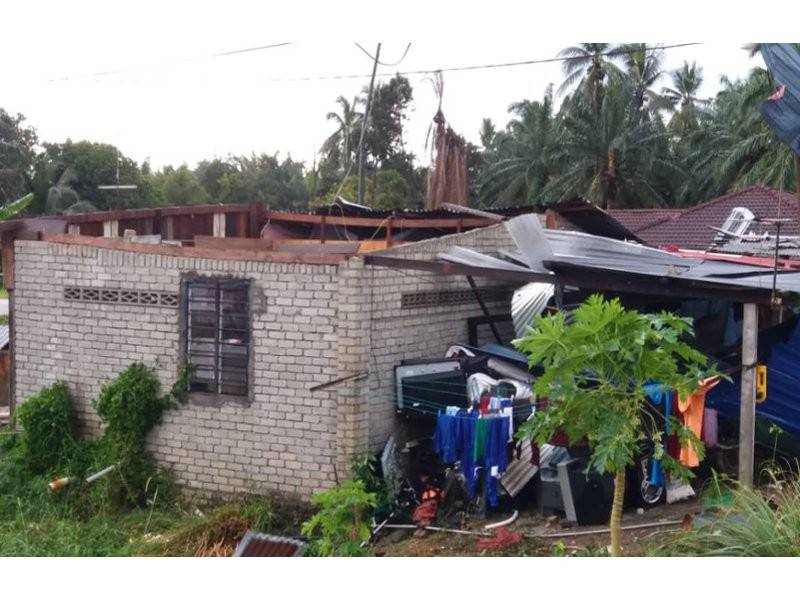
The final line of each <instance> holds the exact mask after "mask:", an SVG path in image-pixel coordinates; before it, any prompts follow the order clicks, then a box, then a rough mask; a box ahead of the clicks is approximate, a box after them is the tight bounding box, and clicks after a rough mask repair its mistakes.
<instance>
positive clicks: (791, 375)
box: [706, 320, 800, 437]
mask: <svg viewBox="0 0 800 600" xmlns="http://www.w3.org/2000/svg"><path fill="white" fill-rule="evenodd" d="M758 362H759V363H760V364H766V365H767V399H766V401H765V402H762V403H760V404H757V405H756V414H757V415H758V416H759V417H764V418H765V419H768V420H770V421H772V422H773V423H775V424H777V425H778V426H779V427H780V428H781V429H783V430H784V431H786V432H788V433H791V434H793V435H795V436H798V437H800V327H798V326H797V320H793V321H792V322H791V323H789V324H788V325H787V326H786V327H783V328H779V329H776V330H773V331H770V332H763V333H762V334H761V339H760V340H759V344H758ZM740 394H741V375H737V376H736V377H734V379H733V381H721V382H720V383H719V385H717V386H716V387H715V388H713V389H712V390H711V391H709V393H708V396H707V397H706V406H707V407H708V408H716V409H717V410H718V411H719V412H720V413H722V414H723V415H726V416H729V417H732V418H736V419H738V418H739V404H740V399H741V396H740Z"/></svg>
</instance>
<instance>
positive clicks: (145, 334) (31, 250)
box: [15, 241, 352, 497]
mask: <svg viewBox="0 0 800 600" xmlns="http://www.w3.org/2000/svg"><path fill="white" fill-rule="evenodd" d="M187 272H195V273H197V274H199V275H209V276H214V275H234V276H237V277H242V278H247V279H250V280H251V281H252V286H253V289H254V291H253V296H252V297H253V305H252V328H253V341H252V349H251V351H252V352H253V353H254V377H253V381H252V390H253V396H252V403H251V404H250V405H249V406H242V405H236V404H224V405H222V406H219V407H211V406H200V405H196V404H192V403H189V404H188V405H185V406H182V407H180V408H179V409H177V410H174V411H170V412H168V413H167V414H166V416H165V419H164V422H163V424H162V425H160V426H159V427H158V428H157V429H156V430H155V431H154V432H153V434H152V436H151V438H150V440H149V445H150V449H151V450H152V452H153V454H154V456H155V457H156V458H157V459H158V460H159V461H161V462H163V463H164V464H166V465H168V466H170V467H172V469H173V470H174V472H175V474H176V476H177V479H178V481H179V483H181V484H182V485H184V486H187V487H189V488H202V489H203V490H206V491H212V492H223V493H231V492H236V491H258V492H267V491H278V492H282V493H286V494H289V495H299V496H303V497H308V496H309V495H311V494H312V493H313V492H314V491H316V490H318V489H321V488H324V487H328V486H330V485H331V484H332V482H333V481H334V466H333V465H334V461H336V458H337V456H336V455H337V450H338V451H340V452H341V451H345V450H346V451H351V450H352V443H350V446H346V447H339V446H337V444H340V443H341V441H337V419H339V418H340V417H341V415H340V412H341V410H340V408H339V407H338V406H337V399H338V397H337V395H336V392H335V391H321V392H315V393H313V394H311V393H310V392H309V391H308V388H309V387H310V386H312V385H314V384H318V383H324V382H327V381H330V380H331V379H334V378H336V377H337V373H338V365H337V360H338V355H337V349H336V332H335V320H336V303H335V301H334V298H335V295H336V290H337V288H336V267H335V266H316V265H289V264H280V263H266V262H249V261H223V260H209V259H197V258H185V257H168V256H161V255H145V254H138V253H134V252H123V251H113V250H106V249H100V248H94V247H89V246H80V245H68V244H53V243H45V242H32V241H17V242H16V278H17V279H16V290H15V324H16V330H15V343H16V345H15V349H16V358H15V362H16V400H17V402H18V403H19V402H22V401H24V399H25V398H26V397H28V396H29V395H31V394H33V393H35V392H37V391H38V390H39V389H41V388H42V387H43V386H46V385H49V384H51V383H53V382H54V381H56V380H59V379H61V380H65V381H66V382H68V383H69V386H70V388H71V390H72V391H73V392H74V394H75V397H76V399H77V402H78V411H79V416H80V420H81V423H82V425H83V427H84V429H85V430H86V432H88V433H89V434H96V433H97V432H98V430H99V421H98V419H97V416H96V415H95V413H94V411H93V409H92V407H91V401H92V400H93V399H94V398H96V397H97V396H98V394H99V392H100V388H101V386H102V385H103V384H104V383H105V382H107V381H108V380H110V379H112V378H113V377H114V376H115V375H117V374H118V373H119V372H120V371H122V370H123V369H124V368H125V367H126V366H128V365H129V364H130V363H132V362H134V361H143V362H145V363H147V364H149V365H155V366H156V370H157V373H158V375H159V378H160V380H161V382H162V385H163V386H164V387H166V386H168V385H170V384H171V383H172V382H173V381H174V379H175V377H176V375H177V372H178V369H179V362H178V361H179V355H180V346H181V339H180V327H179V308H178V307H175V306H171V307H165V306H158V305H126V304H119V303H113V304H112V303H108V304H104V303H96V302H95V303H93V302H85V301H73V300H66V299H65V298H64V288H65V287H75V286H77V287H79V286H91V287H96V288H106V289H115V288H123V289H130V290H135V291H142V292H159V293H167V294H169V293H173V294H174V293H178V292H179V289H180V278H181V274H182V273H187ZM348 443H349V442H348ZM340 462H341V461H340Z"/></svg>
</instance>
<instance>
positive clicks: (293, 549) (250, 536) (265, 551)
mask: <svg viewBox="0 0 800 600" xmlns="http://www.w3.org/2000/svg"><path fill="white" fill-rule="evenodd" d="M303 546H305V543H304V542H302V541H300V540H296V539H293V538H288V537H279V536H276V535H269V534H266V533H259V532H257V531H252V530H250V529H248V530H247V532H246V533H245V534H244V537H243V538H242V541H241V542H239V545H238V546H236V550H235V551H234V553H233V556H272V557H283V558H288V557H294V556H299V555H300V552H301V551H302V549H303Z"/></svg>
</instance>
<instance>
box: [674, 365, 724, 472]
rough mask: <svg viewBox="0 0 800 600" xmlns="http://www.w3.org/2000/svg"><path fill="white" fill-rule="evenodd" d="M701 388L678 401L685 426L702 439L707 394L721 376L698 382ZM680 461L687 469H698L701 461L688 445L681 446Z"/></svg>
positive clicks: (692, 447)
mask: <svg viewBox="0 0 800 600" xmlns="http://www.w3.org/2000/svg"><path fill="white" fill-rule="evenodd" d="M698 383H699V384H700V387H698V388H697V390H696V391H695V392H694V393H692V394H689V395H688V396H684V397H683V398H680V399H679V400H678V410H679V411H680V413H681V417H682V418H683V424H684V425H685V426H686V427H688V428H689V429H691V430H692V432H693V433H694V434H695V435H696V436H697V437H698V439H699V438H700V434H701V432H702V430H703V409H704V408H705V407H706V394H707V393H708V391H709V390H710V389H711V388H713V387H714V386H715V385H717V384H718V383H719V376H716V377H709V378H708V379H703V380H702V381H699V382H698ZM680 461H681V463H683V464H684V465H686V466H687V467H696V466H698V465H699V464H700V459H699V457H698V456H697V452H695V449H694V446H692V445H691V444H687V445H686V446H683V445H682V446H681V454H680Z"/></svg>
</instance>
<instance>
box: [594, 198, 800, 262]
mask: <svg viewBox="0 0 800 600" xmlns="http://www.w3.org/2000/svg"><path fill="white" fill-rule="evenodd" d="M740 206H741V207H744V208H748V209H749V210H750V211H751V212H752V213H753V214H754V215H755V216H756V217H758V218H761V219H776V218H783V219H793V221H792V222H791V223H786V224H785V225H784V226H783V227H782V228H781V235H791V236H797V235H800V211H799V210H798V200H797V196H795V195H794V194H793V193H788V192H780V191H778V190H775V189H772V188H768V187H766V186H763V185H754V186H751V187H748V188H745V189H743V190H739V191H736V192H731V193H729V194H725V195H724V196H720V197H719V198H715V199H714V200H709V201H708V202H704V203H703V204H698V205H697V206H693V207H690V208H687V209H683V210H674V209H659V208H655V209H630V210H625V209H617V210H612V211H609V212H610V213H611V215H612V216H613V217H614V218H615V219H617V220H618V221H619V222H620V223H622V224H624V225H626V226H627V227H628V228H629V229H631V230H632V231H634V232H635V233H636V235H638V236H639V237H640V238H641V239H642V240H643V241H644V242H645V243H647V244H650V245H652V246H655V247H663V246H677V247H679V248H686V249H693V250H706V249H708V248H709V247H711V245H712V243H713V242H714V237H715V236H716V235H717V232H716V231H714V230H713V229H711V227H722V225H723V224H724V223H725V220H726V219H727V218H728V216H729V215H730V214H731V211H732V210H733V209H734V208H737V207H740ZM670 213H671V214H670ZM634 223H639V227H638V228H637V227H636V226H635V225H634ZM709 226H710V227H709ZM757 227H758V226H757V225H756V226H754V227H753V228H751V231H752V230H753V229H755V228H757ZM772 230H774V228H773V229H769V231H772Z"/></svg>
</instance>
